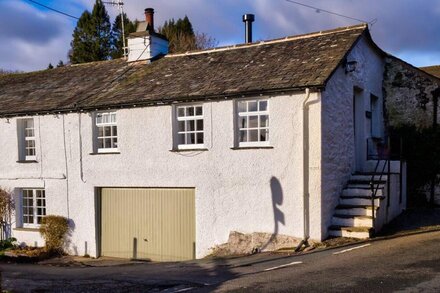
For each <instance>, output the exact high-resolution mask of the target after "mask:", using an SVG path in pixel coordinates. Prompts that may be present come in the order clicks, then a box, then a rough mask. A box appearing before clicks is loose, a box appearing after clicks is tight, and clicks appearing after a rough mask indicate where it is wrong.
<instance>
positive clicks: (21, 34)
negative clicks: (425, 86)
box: [0, 0, 440, 71]
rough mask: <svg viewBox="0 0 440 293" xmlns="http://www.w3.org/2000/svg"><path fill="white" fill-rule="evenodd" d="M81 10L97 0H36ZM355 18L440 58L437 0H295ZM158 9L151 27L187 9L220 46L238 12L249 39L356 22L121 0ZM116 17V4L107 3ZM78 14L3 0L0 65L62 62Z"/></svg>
mask: <svg viewBox="0 0 440 293" xmlns="http://www.w3.org/2000/svg"><path fill="white" fill-rule="evenodd" d="M37 1H39V2H41V3H44V4H46V5H48V6H51V7H53V8H56V9H58V10H62V11H64V12H66V13H69V14H72V15H75V16H80V15H81V13H82V12H83V11H84V10H85V9H88V10H91V9H92V7H93V3H94V2H95V1H94V0H58V1H57V0H37ZM298 2H302V3H305V4H308V5H312V6H316V7H320V8H322V9H327V10H331V11H334V12H337V13H340V14H345V15H348V16H352V17H355V18H358V19H363V20H367V21H370V20H373V19H377V22H376V23H375V24H374V25H373V26H372V27H371V34H372V36H373V39H374V40H375V42H376V43H377V44H378V45H379V46H380V47H381V48H382V49H383V50H385V51H387V52H389V53H391V54H393V55H396V56H398V57H400V58H402V59H404V60H405V61H407V62H409V63H411V64H413V65H416V66H427V65H434V64H440V21H439V19H440V0H423V1H420V0H298ZM146 7H153V8H155V10H156V14H155V17H156V25H160V24H162V23H163V22H164V21H165V20H167V19H169V18H172V17H174V18H179V17H183V16H185V15H188V17H189V18H190V20H191V21H192V23H193V26H194V28H195V30H197V31H199V32H204V33H207V34H209V35H211V36H212V37H214V38H216V39H217V41H218V42H219V44H220V45H229V44H235V43H241V42H243V34H244V28H243V23H242V21H241V15H242V14H244V13H254V14H255V15H256V22H255V24H254V40H267V39H272V38H279V37H284V36H290V35H296V34H302V33H308V32H314V31H319V30H325V29H331V28H335V27H341V26H349V25H354V24H356V23H357V22H356V21H352V20H348V19H345V18H341V17H336V16H334V15H329V14H326V13H324V12H319V13H318V12H316V11H315V10H313V9H309V8H305V7H302V6H299V5H294V4H292V3H289V2H287V1H285V0H221V1H214V0H185V1H182V0H167V1H163V0H125V5H124V8H125V11H126V13H127V14H128V16H129V18H131V19H135V18H137V19H143V17H144V16H143V10H144V8H146ZM108 11H109V14H110V15H111V16H112V17H114V16H115V15H116V13H117V10H116V9H115V8H113V7H111V6H109V7H108ZM75 25H76V20H74V19H70V18H68V17H66V16H63V15H60V14H57V13H54V12H51V11H48V10H47V9H44V8H42V7H39V6H37V5H35V4H32V3H31V2H29V1H27V0H0V40H1V41H0V68H3V69H7V70H21V71H32V70H38V69H44V68H46V67H47V65H48V64H49V62H51V63H52V64H56V63H58V61H59V60H63V61H67V51H68V50H69V48H70V41H71V39H72V31H73V29H74V27H75Z"/></svg>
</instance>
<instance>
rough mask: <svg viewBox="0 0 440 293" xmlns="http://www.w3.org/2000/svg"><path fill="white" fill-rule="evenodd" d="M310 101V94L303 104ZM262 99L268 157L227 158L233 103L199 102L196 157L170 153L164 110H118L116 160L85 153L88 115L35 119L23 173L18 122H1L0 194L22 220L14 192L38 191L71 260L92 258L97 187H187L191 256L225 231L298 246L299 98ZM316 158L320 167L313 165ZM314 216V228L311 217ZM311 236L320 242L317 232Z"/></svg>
mask: <svg viewBox="0 0 440 293" xmlns="http://www.w3.org/2000/svg"><path fill="white" fill-rule="evenodd" d="M147 66H148V65H147ZM317 95H318V94H314V93H312V94H311V98H312V99H316V96H317ZM269 98H270V100H269V101H270V102H269V107H270V142H271V145H272V146H273V148H272V149H238V150H233V149H231V148H232V147H234V101H232V100H223V101H212V102H205V103H203V107H204V117H205V140H206V147H207V149H208V150H207V151H195V152H174V151H172V146H173V142H172V137H173V135H172V112H173V111H172V107H171V106H157V107H147V108H132V109H120V110H117V126H118V142H119V151H120V154H99V155H95V154H92V153H93V135H92V129H93V124H92V123H93V118H92V114H91V113H81V114H78V113H71V114H60V115H44V116H34V119H35V127H36V135H37V161H38V163H26V164H23V163H18V162H17V160H18V145H17V119H20V118H11V119H1V120H0V132H1V133H2V135H3V136H4V137H7V138H8V139H6V140H3V144H2V147H1V148H0V156H1V157H2V158H3V159H2V161H1V162H0V170H1V171H0V172H1V175H0V186H2V187H3V188H7V189H10V190H13V191H15V192H16V196H17V197H16V200H17V203H18V205H17V217H16V219H20V217H21V215H20V200H19V198H18V195H19V193H18V191H19V189H20V188H45V190H46V198H47V200H46V206H47V214H57V215H63V216H66V217H68V218H69V219H71V224H72V227H73V233H72V235H71V237H70V240H71V243H70V253H73V254H78V255H83V254H85V253H87V254H90V255H91V256H95V255H96V252H97V247H96V243H97V241H96V233H95V232H96V229H95V228H96V227H95V222H96V219H95V215H96V209H95V204H96V202H95V195H96V188H99V187H194V188H195V189H196V235H197V236H196V256H197V257H202V256H204V255H206V254H207V253H209V249H210V248H211V247H213V246H214V245H216V244H221V243H224V242H226V241H227V239H228V235H229V233H230V232H231V231H239V232H244V233H251V232H255V231H259V232H267V233H273V232H277V233H279V234H286V235H291V236H296V237H298V238H301V237H302V235H303V202H302V165H303V161H302V148H303V145H302V119H303V115H302V103H303V100H304V98H305V93H304V92H300V93H298V94H293V95H284V96H276V97H269ZM310 120H311V122H312V123H313V125H320V109H319V105H316V106H315V107H313V108H312V116H311V119H310ZM316 127H320V126H316ZM313 135H314V136H319V132H316V133H314V134H313ZM314 139H315V140H316V139H319V138H314ZM315 159H316V161H317V162H320V158H319V157H316V158H315ZM272 178H275V179H276V180H278V181H279V183H280V185H281V188H282V194H272V190H271V185H270V181H271V179H272ZM318 179H319V178H317V179H316V180H318ZM275 199H276V202H274V200H275ZM275 209H277V212H276V213H275ZM314 216H315V217H318V218H317V219H315V222H318V223H319V217H320V214H319V213H315V214H314ZM19 226H20V223H19V222H17V223H14V227H13V228H15V229H14V230H13V235H14V236H16V237H17V238H18V239H19V241H20V242H26V243H27V244H29V245H35V244H37V245H42V244H43V242H42V240H41V238H40V236H39V233H38V232H37V231H29V230H25V229H20V228H19ZM313 236H314V238H316V239H320V238H321V234H320V227H316V229H315V230H314V231H313ZM86 247H87V251H86Z"/></svg>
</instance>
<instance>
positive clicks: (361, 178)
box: [350, 174, 388, 183]
mask: <svg viewBox="0 0 440 293" xmlns="http://www.w3.org/2000/svg"><path fill="white" fill-rule="evenodd" d="M371 179H372V175H359V174H354V175H351V177H350V181H355V182H368V183H370V181H371ZM387 179H388V176H387V175H382V177H380V175H375V176H374V181H375V182H386V181H387Z"/></svg>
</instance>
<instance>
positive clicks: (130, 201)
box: [100, 188, 195, 261]
mask: <svg viewBox="0 0 440 293" xmlns="http://www.w3.org/2000/svg"><path fill="white" fill-rule="evenodd" d="M100 203H101V205H100V209H101V225H100V226H101V227H100V228H101V230H100V233H101V237H100V242H101V253H100V254H101V256H109V257H119V258H130V259H145V260H152V261H182V260H190V259H194V258H195V190H194V189H192V188H191V189H190V188H180V189H177V188H176V189H175V188H102V189H101V193H100Z"/></svg>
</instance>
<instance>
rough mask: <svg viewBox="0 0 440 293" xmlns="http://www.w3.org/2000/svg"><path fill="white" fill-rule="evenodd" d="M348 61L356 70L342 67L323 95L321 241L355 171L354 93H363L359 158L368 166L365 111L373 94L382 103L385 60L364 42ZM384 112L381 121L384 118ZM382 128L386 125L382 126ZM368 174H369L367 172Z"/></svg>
mask: <svg viewBox="0 0 440 293" xmlns="http://www.w3.org/2000/svg"><path fill="white" fill-rule="evenodd" d="M347 60H348V61H357V65H356V70H355V71H354V72H350V73H346V72H345V68H343V66H340V67H339V68H338V69H337V70H336V72H335V73H334V75H333V76H332V78H331V79H330V80H329V82H328V84H327V87H326V90H325V92H323V93H322V201H321V204H322V224H321V227H322V232H321V233H322V237H323V238H325V237H326V236H327V228H328V227H329V226H330V225H331V218H332V215H333V212H334V208H335V207H336V205H337V204H338V200H339V196H340V193H341V191H342V189H343V187H344V185H345V184H347V181H348V179H349V177H350V174H351V173H352V171H355V167H354V163H355V149H354V146H355V141H354V124H353V123H354V121H353V95H354V91H353V89H354V88H355V87H357V88H360V89H362V92H361V93H362V98H363V102H364V103H363V105H362V106H363V108H364V111H362V113H361V116H360V117H358V118H360V119H361V122H360V123H361V130H363V131H364V134H365V137H364V138H362V143H361V150H360V152H359V153H360V154H361V155H362V158H361V160H362V161H363V162H364V164H365V163H366V158H367V156H366V153H367V151H366V138H367V137H369V135H370V124H369V123H367V120H366V118H365V111H367V110H370V94H373V95H375V96H376V97H378V98H379V104H380V105H382V104H383V100H382V79H383V71H384V66H385V63H384V60H383V58H382V57H380V56H379V55H378V54H377V53H376V51H375V50H374V49H373V48H372V47H371V46H370V45H369V44H368V42H367V41H366V40H365V39H363V38H362V39H361V40H360V41H359V42H358V43H357V44H356V46H355V47H354V48H353V50H352V51H351V52H350V54H349V55H348V57H347ZM382 111H383V109H381V117H383V112H382ZM381 124H382V125H383V122H381ZM381 132H382V133H383V126H382V130H381ZM364 171H369V170H364Z"/></svg>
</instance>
